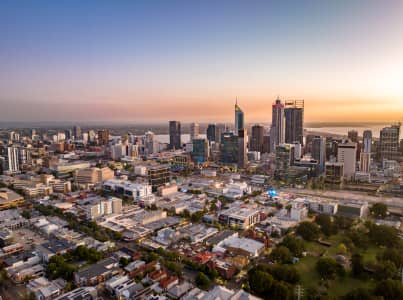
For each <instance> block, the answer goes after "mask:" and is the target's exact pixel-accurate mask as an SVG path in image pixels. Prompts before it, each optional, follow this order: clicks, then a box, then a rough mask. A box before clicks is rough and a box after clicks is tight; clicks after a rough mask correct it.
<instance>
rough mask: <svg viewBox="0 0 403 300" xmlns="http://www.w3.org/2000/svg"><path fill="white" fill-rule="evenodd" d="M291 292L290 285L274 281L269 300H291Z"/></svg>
mask: <svg viewBox="0 0 403 300" xmlns="http://www.w3.org/2000/svg"><path fill="white" fill-rule="evenodd" d="M292 296H293V290H292V287H291V286H290V285H288V284H287V283H285V282H283V281H277V280H275V281H274V282H273V284H272V288H271V291H270V297H269V299H273V300H288V299H292Z"/></svg>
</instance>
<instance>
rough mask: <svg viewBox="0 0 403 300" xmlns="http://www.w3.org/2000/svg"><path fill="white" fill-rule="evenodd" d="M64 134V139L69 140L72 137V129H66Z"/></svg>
mask: <svg viewBox="0 0 403 300" xmlns="http://www.w3.org/2000/svg"><path fill="white" fill-rule="evenodd" d="M64 135H65V136H66V140H71V139H72V138H73V131H72V130H71V129H66V130H65V131H64Z"/></svg>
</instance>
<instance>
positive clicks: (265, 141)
mask: <svg viewBox="0 0 403 300" xmlns="http://www.w3.org/2000/svg"><path fill="white" fill-rule="evenodd" d="M262 153H270V135H265V136H263V149H262Z"/></svg>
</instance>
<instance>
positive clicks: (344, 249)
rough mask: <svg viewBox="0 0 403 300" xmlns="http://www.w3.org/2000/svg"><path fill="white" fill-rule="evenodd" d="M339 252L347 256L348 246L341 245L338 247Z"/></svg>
mask: <svg viewBox="0 0 403 300" xmlns="http://www.w3.org/2000/svg"><path fill="white" fill-rule="evenodd" d="M337 252H338V253H339V254H346V252H347V247H346V245H344V244H343V243H341V244H339V245H338V246H337Z"/></svg>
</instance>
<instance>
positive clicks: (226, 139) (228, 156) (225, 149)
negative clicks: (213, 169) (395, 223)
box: [221, 131, 239, 164]
mask: <svg viewBox="0 0 403 300" xmlns="http://www.w3.org/2000/svg"><path fill="white" fill-rule="evenodd" d="M238 151H239V145H238V136H236V135H235V134H234V133H233V132H231V131H225V132H223V133H222V134H221V162H222V163H223V164H237V163H238V159H239V156H238Z"/></svg>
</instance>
